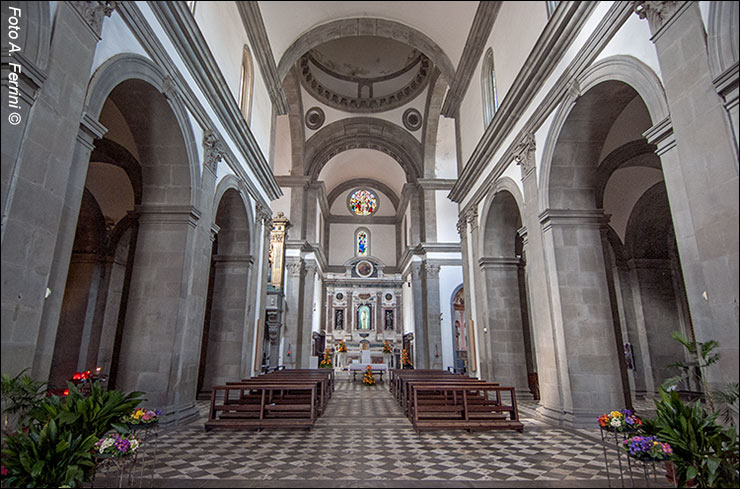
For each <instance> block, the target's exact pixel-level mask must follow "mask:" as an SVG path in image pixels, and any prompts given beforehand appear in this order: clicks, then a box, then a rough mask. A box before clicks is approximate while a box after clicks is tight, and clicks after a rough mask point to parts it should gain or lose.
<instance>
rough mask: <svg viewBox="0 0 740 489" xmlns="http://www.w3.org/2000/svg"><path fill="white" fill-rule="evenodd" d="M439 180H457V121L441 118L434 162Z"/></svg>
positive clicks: (441, 116) (435, 172)
mask: <svg viewBox="0 0 740 489" xmlns="http://www.w3.org/2000/svg"><path fill="white" fill-rule="evenodd" d="M434 174H435V176H436V177H437V178H457V140H456V138H455V119H453V118H451V117H445V116H443V115H440V116H439V125H438V127H437V153H436V155H435V160H434Z"/></svg>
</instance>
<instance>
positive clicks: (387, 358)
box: [383, 340, 393, 368]
mask: <svg viewBox="0 0 740 489" xmlns="http://www.w3.org/2000/svg"><path fill="white" fill-rule="evenodd" d="M392 353H393V348H391V345H390V343H389V342H388V340H385V342H384V343H383V363H385V364H386V365H389V367H388V368H390V364H391V354H392Z"/></svg>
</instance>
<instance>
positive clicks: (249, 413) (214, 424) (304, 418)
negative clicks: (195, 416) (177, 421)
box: [205, 381, 318, 431]
mask: <svg viewBox="0 0 740 489" xmlns="http://www.w3.org/2000/svg"><path fill="white" fill-rule="evenodd" d="M316 390H317V385H316V383H315V382H313V381H310V382H297V381H294V382H292V383H287V382H282V383H266V382H253V383H239V384H238V385H223V386H215V387H213V389H212V391H211V405H210V409H209V412H208V421H206V424H205V429H206V431H210V430H212V429H244V428H248V429H257V430H261V429H264V428H308V429H309V430H310V429H311V428H312V427H313V424H314V422H315V421H316V418H317V416H318V413H317V409H316V398H317V395H316ZM219 393H221V394H222V397H221V403H220V404H219V403H218V402H217V401H218V397H219ZM232 393H233V394H236V395H233V394H232ZM280 393H283V394H285V393H288V394H291V396H290V398H289V399H286V398H284V397H283V398H281V396H280ZM301 393H304V394H303V395H301Z"/></svg>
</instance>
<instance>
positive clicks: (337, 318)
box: [334, 309, 344, 329]
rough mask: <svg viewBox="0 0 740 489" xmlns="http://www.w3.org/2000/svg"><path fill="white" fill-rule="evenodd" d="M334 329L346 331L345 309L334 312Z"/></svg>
mask: <svg viewBox="0 0 740 489" xmlns="http://www.w3.org/2000/svg"><path fill="white" fill-rule="evenodd" d="M334 329H344V309H335V310H334Z"/></svg>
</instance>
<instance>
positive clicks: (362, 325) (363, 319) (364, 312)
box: [358, 306, 370, 329]
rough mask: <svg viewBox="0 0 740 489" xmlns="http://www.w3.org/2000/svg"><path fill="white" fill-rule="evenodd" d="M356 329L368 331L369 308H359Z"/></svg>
mask: <svg viewBox="0 0 740 489" xmlns="http://www.w3.org/2000/svg"><path fill="white" fill-rule="evenodd" d="M358 312H359V316H360V318H359V321H358V325H359V328H358V329H370V306H360V309H359V311H358Z"/></svg>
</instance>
